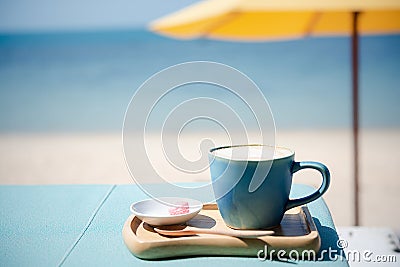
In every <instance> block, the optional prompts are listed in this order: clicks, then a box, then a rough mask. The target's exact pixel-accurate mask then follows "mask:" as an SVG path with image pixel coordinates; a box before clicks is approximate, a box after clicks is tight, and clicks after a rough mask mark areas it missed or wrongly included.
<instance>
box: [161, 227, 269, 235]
mask: <svg viewBox="0 0 400 267" xmlns="http://www.w3.org/2000/svg"><path fill="white" fill-rule="evenodd" d="M154 231H156V232H157V233H159V234H162V235H166V236H190V235H197V234H209V235H226V236H232V237H239V238H257V237H261V236H266V235H273V234H274V231H272V230H234V229H230V228H226V229H213V228H198V227H192V226H186V225H171V226H162V227H161V228H160V227H154Z"/></svg>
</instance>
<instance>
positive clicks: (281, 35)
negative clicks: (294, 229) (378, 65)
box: [150, 0, 400, 225]
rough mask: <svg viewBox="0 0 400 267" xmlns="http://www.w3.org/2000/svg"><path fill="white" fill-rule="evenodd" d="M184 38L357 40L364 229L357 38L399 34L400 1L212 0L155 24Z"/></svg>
mask: <svg viewBox="0 0 400 267" xmlns="http://www.w3.org/2000/svg"><path fill="white" fill-rule="evenodd" d="M150 28H151V30H153V31H155V32H158V33H160V34H163V35H167V36H170V37H174V38H179V39H193V38H212V39H222V40H233V41H268V40H283V39H292V38H301V37H305V36H338V35H350V34H351V36H352V64H353V81H352V87H353V140H354V142H353V143H354V203H355V225H359V195H358V188H359V178H358V35H359V34H387V33H399V32H400V1H399V0H331V1H328V0H207V1H202V2H200V3H197V4H194V5H192V6H189V7H187V8H184V9H182V10H180V11H177V12H176V13H173V14H171V15H168V16H166V17H164V18H161V19H159V20H156V21H154V22H153V23H152V24H151V25H150Z"/></svg>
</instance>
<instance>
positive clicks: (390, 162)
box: [0, 129, 400, 230]
mask: <svg viewBox="0 0 400 267" xmlns="http://www.w3.org/2000/svg"><path fill="white" fill-rule="evenodd" d="M198 137H199V136H196V135H193V136H192V137H191V138H188V139H187V140H185V145H184V148H185V149H186V150H187V151H186V152H185V151H183V154H185V153H190V151H189V150H191V149H190V148H191V147H196V146H197V145H198V143H197V142H198V140H199V139H198ZM152 138H154V139H156V137H150V139H152ZM360 138H361V139H360V152H361V159H360V161H361V165H360V178H361V187H360V193H361V224H362V225H364V226H389V227H392V228H394V229H396V230H397V229H398V228H399V222H400V215H399V208H398V203H400V195H399V192H400V180H399V179H398V174H397V172H398V163H399V160H398V159H399V158H400V129H390V130H389V129H387V130H381V129H380V130H362V131H361V135H360ZM351 140H352V139H351V132H350V131H349V130H317V131H311V130H304V131H300V130H296V131H288V130H286V131H278V132H277V133H276V145H280V146H285V147H290V148H292V149H294V150H295V151H296V159H297V160H298V161H301V160H312V161H320V162H322V163H324V164H326V165H327V166H328V167H329V169H330V171H331V176H332V181H331V186H330V189H329V190H328V192H327V193H326V195H325V196H324V199H325V200H326V202H327V204H328V206H329V208H330V210H331V212H332V215H333V218H334V220H335V223H336V225H339V226H348V225H352V224H353V216H352V214H353V204H352V203H353V195H352V192H353V191H352V190H353V180H352V173H353V167H352V150H351V147H352V146H351V144H352V143H351ZM191 142H192V143H191ZM154 144H157V142H156V141H155V142H154ZM156 146H157V145H156ZM0 147H1V150H0V184H3V185H5V184H8V185H11V184H17V185H32V184H77V183H82V184H103V183H107V184H110V183H113V184H127V183H134V180H133V179H132V178H131V177H130V175H129V172H128V170H127V168H126V166H125V161H124V155H123V150H122V137H121V133H104V134H89V133H86V134H82V133H79V134H78V133H76V134H1V135H0ZM185 149H183V150H185ZM191 151H193V150H191ZM155 152H156V151H155ZM153 154H154V153H153ZM159 157H162V154H161V156H160V155H159ZM137 160H142V159H140V158H138V159H137ZM156 162H159V164H160V165H159V166H158V167H161V168H163V166H164V165H163V164H164V163H162V160H161V158H160V161H157V160H156ZM165 170H166V172H165V173H164V174H163V175H167V176H170V177H171V181H173V182H190V181H208V179H209V174H208V171H205V172H203V173H200V174H198V175H193V176H191V178H189V180H188V176H187V175H185V176H182V175H179V173H173V171H172V170H170V171H169V170H167V169H165ZM175 171H176V170H175ZM144 175H145V174H144ZM294 177H295V178H294V182H295V183H305V184H309V185H312V186H314V187H318V186H319V184H320V178H319V175H318V174H317V173H316V172H314V171H307V170H306V171H302V172H299V173H298V174H296V175H295V176H294ZM148 181H149V182H151V177H149V179H148Z"/></svg>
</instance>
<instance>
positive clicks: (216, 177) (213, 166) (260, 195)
mask: <svg viewBox="0 0 400 267" xmlns="http://www.w3.org/2000/svg"><path fill="white" fill-rule="evenodd" d="M209 161H210V172H211V179H212V185H213V190H214V195H215V198H216V200H217V205H218V208H219V211H220V213H221V216H222V218H223V220H224V222H225V223H226V225H228V226H229V227H231V228H234V229H267V228H272V227H275V226H278V225H279V224H280V222H281V220H282V218H283V215H284V213H285V212H286V211H287V210H288V209H291V208H294V207H297V206H300V205H304V204H306V203H309V202H311V201H313V200H316V199H317V198H319V197H321V196H322V195H323V194H324V193H325V192H326V190H327V189H328V187H329V183H330V174H329V170H328V168H327V167H326V166H325V165H323V164H322V163H319V162H310V161H303V162H296V161H295V160H294V152H293V151H292V150H290V149H287V148H282V147H271V146H265V145H239V146H225V147H217V148H213V149H211V150H210V153H209ZM306 168H311V169H315V170H317V171H319V172H320V173H321V175H322V185H321V186H320V188H319V189H318V190H317V191H315V192H314V193H312V194H310V195H308V196H304V197H301V198H297V199H289V193H290V188H291V185H292V177H293V174H294V173H295V172H297V171H299V170H301V169H306Z"/></svg>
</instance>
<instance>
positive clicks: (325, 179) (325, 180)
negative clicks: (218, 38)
mask: <svg viewBox="0 0 400 267" xmlns="http://www.w3.org/2000/svg"><path fill="white" fill-rule="evenodd" d="M306 168H310V169H314V170H317V171H319V172H320V173H321V174H322V184H321V186H320V188H319V189H318V190H317V191H315V192H314V193H312V194H311V195H308V196H305V197H302V198H296V199H289V200H288V202H287V204H286V210H288V209H291V208H294V207H297V206H300V205H304V204H306V203H308V202H311V201H313V200H316V199H317V198H319V197H321V196H322V195H323V194H324V193H325V192H326V190H327V189H328V187H329V184H330V181H331V175H330V174H329V170H328V168H327V167H326V166H325V165H324V164H322V163H319V162H313V161H303V162H294V163H293V167H292V173H295V172H297V171H299V170H301V169H306Z"/></svg>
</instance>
